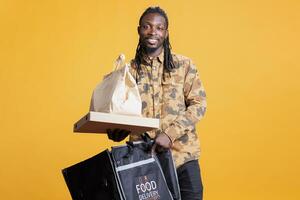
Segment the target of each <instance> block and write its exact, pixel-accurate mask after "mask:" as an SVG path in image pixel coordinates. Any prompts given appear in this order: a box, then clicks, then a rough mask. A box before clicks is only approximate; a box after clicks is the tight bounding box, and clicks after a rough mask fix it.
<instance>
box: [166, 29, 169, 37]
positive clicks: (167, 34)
mask: <svg viewBox="0 0 300 200" xmlns="http://www.w3.org/2000/svg"><path fill="white" fill-rule="evenodd" d="M168 36H169V29H167V30H166V35H165V39H166V38H167V37H168Z"/></svg>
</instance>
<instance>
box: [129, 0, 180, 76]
mask: <svg viewBox="0 0 300 200" xmlns="http://www.w3.org/2000/svg"><path fill="white" fill-rule="evenodd" d="M149 13H157V14H159V15H161V16H162V17H163V18H165V20H166V28H167V29H168V26H169V20H168V16H167V14H166V12H165V11H164V10H163V9H161V8H160V7H158V6H157V7H149V8H147V9H146V10H145V11H144V13H143V14H142V16H141V17H140V20H139V25H140V24H141V21H142V19H143V17H144V16H145V15H147V14H149ZM163 49H164V63H163V64H164V72H169V73H170V72H171V71H172V69H174V68H175V65H174V62H173V58H172V54H171V49H172V47H171V44H170V41H169V36H167V38H166V39H165V40H164V42H163ZM145 53H146V49H145V47H143V45H141V41H139V43H138V45H137V48H136V54H135V64H136V67H137V73H138V74H140V72H141V63H142V61H143V56H144V55H145Z"/></svg>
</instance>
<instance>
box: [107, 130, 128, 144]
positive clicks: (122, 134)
mask: <svg viewBox="0 0 300 200" xmlns="http://www.w3.org/2000/svg"><path fill="white" fill-rule="evenodd" d="M106 133H107V136H108V138H109V139H110V140H113V141H114V142H120V141H122V140H124V139H125V138H126V137H127V136H128V135H129V133H130V131H127V130H124V129H118V128H116V129H113V130H111V129H107V130H106Z"/></svg>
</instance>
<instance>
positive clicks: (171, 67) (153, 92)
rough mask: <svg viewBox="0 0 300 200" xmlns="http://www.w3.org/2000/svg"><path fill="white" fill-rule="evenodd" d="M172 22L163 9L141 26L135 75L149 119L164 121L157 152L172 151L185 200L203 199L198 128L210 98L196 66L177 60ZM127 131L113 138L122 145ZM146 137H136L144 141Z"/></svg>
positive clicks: (145, 15)
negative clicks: (172, 40) (172, 49)
mask: <svg viewBox="0 0 300 200" xmlns="http://www.w3.org/2000/svg"><path fill="white" fill-rule="evenodd" d="M168 25H169V22H168V17H167V15H166V13H165V12H164V11H163V10H162V9H161V8H159V7H149V8H148V9H146V10H145V12H144V13H143V14H142V16H141V17H140V20H139V26H138V34H139V44H138V47H137V50H136V56H135V58H134V59H133V60H132V62H131V69H130V72H131V73H132V75H133V76H134V77H135V78H136V81H137V84H138V87H139V91H140V95H141V99H142V114H143V116H144V117H150V118H159V119H160V121H161V125H160V129H158V130H155V131H151V132H148V134H149V135H150V136H151V137H152V138H154V139H155V143H156V145H157V149H160V150H161V149H169V148H170V149H171V150H172V154H173V158H174V160H175V164H176V167H177V174H178V181H179V185H180V192H181V197H182V199H183V200H191V199H202V181H201V176H200V168H199V163H198V157H199V153H200V148H199V141H198V136H197V133H196V131H195V124H196V123H197V122H198V121H199V120H200V119H201V118H202V117H203V116H204V114H205V111H206V94H205V91H204V88H203V85H202V83H201V81H200V79H199V77H198V73H197V69H196V67H195V65H194V64H193V63H192V61H191V60H190V59H189V58H187V57H184V56H181V55H177V54H172V53H171V46H170V43H169V31H168ZM127 135H128V132H126V131H118V130H114V131H113V132H108V137H109V138H110V139H112V140H114V141H121V140H123V139H124V138H125V137H126V136H127ZM139 139H140V135H134V134H131V135H130V140H133V141H134V140H139Z"/></svg>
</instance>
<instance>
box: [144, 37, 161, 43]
mask: <svg viewBox="0 0 300 200" xmlns="http://www.w3.org/2000/svg"><path fill="white" fill-rule="evenodd" d="M146 41H147V42H148V43H149V44H156V43H157V42H158V39H155V38H147V39H146Z"/></svg>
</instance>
